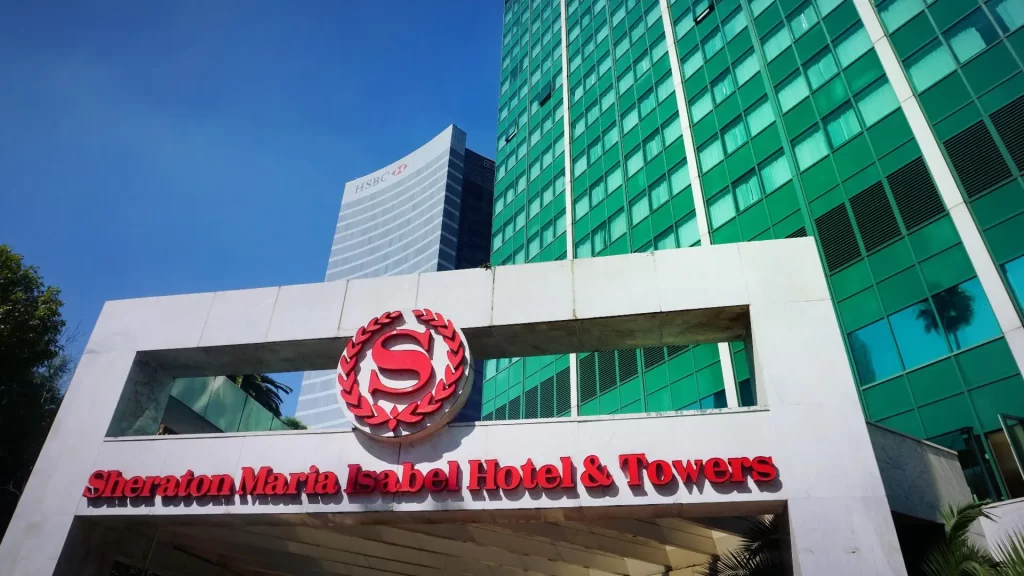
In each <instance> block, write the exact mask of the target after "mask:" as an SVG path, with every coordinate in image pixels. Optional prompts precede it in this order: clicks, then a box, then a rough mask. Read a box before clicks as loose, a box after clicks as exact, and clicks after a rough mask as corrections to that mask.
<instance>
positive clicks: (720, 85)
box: [711, 70, 736, 104]
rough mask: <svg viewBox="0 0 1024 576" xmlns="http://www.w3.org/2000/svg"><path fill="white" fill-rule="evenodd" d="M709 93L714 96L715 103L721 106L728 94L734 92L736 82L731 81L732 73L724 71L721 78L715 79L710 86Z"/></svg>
mask: <svg viewBox="0 0 1024 576" xmlns="http://www.w3.org/2000/svg"><path fill="white" fill-rule="evenodd" d="M711 91H712V92H713V93H714V95H715V103H717V104H721V103H722V102H723V101H725V99H726V98H728V97H729V95H730V94H732V93H733V92H735V91H736V81H735V80H734V79H733V77H732V73H730V72H729V71H728V70H726V71H725V72H724V73H723V74H722V75H721V76H719V77H718V78H715V81H714V82H713V83H712V84H711Z"/></svg>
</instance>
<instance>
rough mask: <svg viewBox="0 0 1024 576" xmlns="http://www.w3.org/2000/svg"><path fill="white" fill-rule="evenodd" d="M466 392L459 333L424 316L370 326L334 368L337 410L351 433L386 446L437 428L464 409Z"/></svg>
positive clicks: (467, 370) (389, 315)
mask: <svg viewBox="0 0 1024 576" xmlns="http://www.w3.org/2000/svg"><path fill="white" fill-rule="evenodd" d="M472 385H473V368H472V360H471V358H470V353H469V345H468V343H467V342H466V339H465V337H464V336H463V335H462V331H461V330H459V329H458V328H457V327H455V325H454V324H453V323H452V321H451V320H448V319H447V318H445V317H444V316H443V315H441V314H439V313H436V312H434V311H432V310H427V309H423V310H412V311H403V312H385V313H383V314H381V315H380V316H377V317H376V318H373V319H371V320H370V321H369V322H367V323H366V325H365V326H362V327H361V328H359V329H358V330H356V333H355V334H354V335H353V336H352V339H351V340H349V342H348V344H347V345H346V346H345V351H344V353H343V354H342V356H341V359H340V360H339V361H338V402H339V403H340V404H341V406H342V408H343V409H344V410H345V413H346V414H347V415H348V417H349V420H351V421H352V424H353V425H354V426H355V427H356V428H358V429H360V430H362V431H363V432H365V433H367V434H369V435H371V436H374V437H376V438H379V439H381V440H385V441H403V440H409V439H412V438H420V437H423V436H426V435H428V434H430V433H431V432H433V431H435V430H438V429H440V428H443V427H444V425H445V424H447V423H448V422H450V421H451V419H452V418H454V417H455V415H456V414H457V413H458V411H459V410H460V409H461V408H462V406H463V404H465V403H466V399H467V398H469V390H470V388H471V387H472Z"/></svg>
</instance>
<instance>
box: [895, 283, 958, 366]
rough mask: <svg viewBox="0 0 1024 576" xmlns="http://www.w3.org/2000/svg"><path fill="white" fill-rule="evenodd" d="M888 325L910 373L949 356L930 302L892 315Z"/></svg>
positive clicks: (922, 302) (920, 303)
mask: <svg viewBox="0 0 1024 576" xmlns="http://www.w3.org/2000/svg"><path fill="white" fill-rule="evenodd" d="M889 322H890V323H891V324H892V332H893V334H894V335H895V336H896V345H897V347H898V348H899V350H900V356H901V357H902V358H903V364H904V366H906V367H907V369H908V370H909V369H910V368H914V367H917V366H920V365H921V364H926V363H928V362H931V361H932V360H935V359H936V358H938V357H940V356H943V355H945V354H948V353H949V345H948V344H947V343H946V338H945V336H943V334H942V329H941V328H940V327H939V319H938V317H936V316H935V311H934V310H932V306H931V304H929V303H928V301H927V300H922V301H921V302H918V303H917V304H914V305H913V306H910V307H909V308H904V309H903V310H901V311H899V312H897V313H895V314H893V315H892V316H890V317H889Z"/></svg>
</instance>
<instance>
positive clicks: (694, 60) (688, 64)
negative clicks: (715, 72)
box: [683, 48, 704, 78]
mask: <svg viewBox="0 0 1024 576" xmlns="http://www.w3.org/2000/svg"><path fill="white" fill-rule="evenodd" d="M703 65H704V61H703V60H701V57H700V48H694V49H693V50H692V51H691V52H690V53H689V54H687V55H686V56H684V57H683V76H685V77H686V78H689V77H690V76H693V73H694V72H696V71H697V70H699V69H700V67H701V66H703Z"/></svg>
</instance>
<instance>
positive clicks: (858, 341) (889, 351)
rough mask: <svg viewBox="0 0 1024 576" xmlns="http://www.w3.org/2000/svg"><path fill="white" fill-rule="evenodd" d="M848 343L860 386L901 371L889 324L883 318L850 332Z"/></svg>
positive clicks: (901, 367)
mask: <svg viewBox="0 0 1024 576" xmlns="http://www.w3.org/2000/svg"><path fill="white" fill-rule="evenodd" d="M848 341H849V343H850V354H851V355H852V356H853V365H854V366H855V367H856V368H857V376H858V377H860V384H861V386H864V385H866V384H871V383H872V382H877V381H879V380H884V379H886V378H888V377H889V376H892V375H893V374H896V373H898V372H901V371H902V370H903V364H902V363H901V362H900V355H899V352H898V351H897V350H896V341H895V340H893V337H892V331H890V330H889V322H888V321H887V320H885V319H884V318H883V319H882V320H879V321H878V322H875V323H874V324H870V325H868V326H865V327H864V328H861V329H860V330H857V331H856V332H851V333H850V337H849V339H848Z"/></svg>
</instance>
